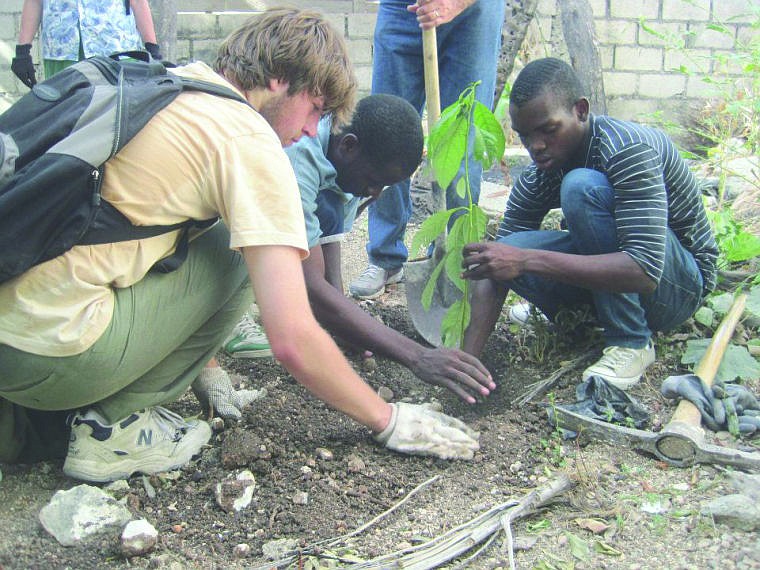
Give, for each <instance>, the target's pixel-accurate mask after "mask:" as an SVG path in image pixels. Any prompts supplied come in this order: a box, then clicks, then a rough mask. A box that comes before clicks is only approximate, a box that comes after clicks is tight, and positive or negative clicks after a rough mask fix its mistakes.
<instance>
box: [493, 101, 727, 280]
mask: <svg viewBox="0 0 760 570" xmlns="http://www.w3.org/2000/svg"><path fill="white" fill-rule="evenodd" d="M589 121H590V123H591V124H590V129H591V136H590V140H589V143H588V148H587V149H586V158H585V164H583V165H580V167H582V168H590V169H594V170H597V171H599V172H602V173H604V174H605V175H606V176H607V178H608V180H609V181H610V184H611V185H612V187H613V189H614V191H615V223H616V225H617V237H618V248H619V251H623V252H625V253H627V254H628V255H630V256H631V257H632V258H633V259H634V260H635V261H636V262H637V263H638V264H639V265H640V266H641V268H642V269H643V270H644V271H645V272H646V274H647V275H648V276H649V277H650V278H651V279H653V280H654V282H655V283H659V281H660V277H661V276H662V270H663V264H664V261H665V240H666V229H667V228H668V227H670V229H672V230H673V232H674V233H675V235H676V236H677V237H678V240H679V241H680V242H681V244H682V245H683V246H684V247H685V248H686V249H687V250H688V251H689V252H691V254H692V255H693V256H694V258H695V259H696V261H697V265H698V266H699V269H700V272H701V273H702V281H703V284H704V285H703V288H704V292H705V293H707V292H709V291H712V290H713V289H714V288H715V284H716V273H717V272H716V267H715V263H716V259H717V256H718V248H717V245H716V243H715V238H714V237H713V234H712V230H711V229H710V225H709V223H708V221H707V216H706V214H705V209H704V205H703V204H702V195H701V192H700V187H699V184H698V182H697V179H696V178H695V177H694V175H693V174H692V172H691V171H690V170H689V168H688V166H687V164H686V162H685V161H684V160H683V159H682V158H681V156H680V155H679V154H678V151H677V149H676V147H675V145H674V144H673V142H672V141H671V140H670V138H668V137H667V136H666V135H665V134H664V133H663V132H661V131H659V130H657V129H653V128H650V127H645V126H643V125H639V124H636V123H631V122H626V121H620V120H617V119H613V118H610V117H606V116H593V115H592V116H590V118H589ZM564 175H565V171H563V170H558V171H553V172H545V171H541V170H539V169H538V168H536V165H535V164H531V165H530V166H529V167H528V168H526V169H525V171H524V172H523V173H522V174H521V175H520V177H519V178H518V180H517V182H516V183H515V186H514V188H513V189H512V192H511V193H510V195H509V199H508V200H507V206H506V209H505V211H504V218H503V220H502V222H501V226H500V228H499V232H498V236H497V237H504V236H507V235H509V234H511V233H513V232H520V231H529V230H537V229H539V227H540V225H541V222H542V220H543V219H544V216H545V215H546V214H547V213H548V212H549V210H551V209H553V208H559V207H561V204H560V184H561V183H562V178H563V176H564Z"/></svg>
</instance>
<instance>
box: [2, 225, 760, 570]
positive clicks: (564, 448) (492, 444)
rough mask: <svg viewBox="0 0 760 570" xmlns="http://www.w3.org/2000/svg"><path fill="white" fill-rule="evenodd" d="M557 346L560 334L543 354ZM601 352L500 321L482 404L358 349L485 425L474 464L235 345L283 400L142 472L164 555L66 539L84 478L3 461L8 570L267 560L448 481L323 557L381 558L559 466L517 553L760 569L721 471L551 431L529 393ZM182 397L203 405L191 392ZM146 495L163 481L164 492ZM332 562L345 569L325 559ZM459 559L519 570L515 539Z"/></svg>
mask: <svg viewBox="0 0 760 570" xmlns="http://www.w3.org/2000/svg"><path fill="white" fill-rule="evenodd" d="M363 220H364V223H361V222H362V220H360V223H359V224H358V226H359V227H358V228H357V230H356V231H355V232H354V235H353V237H352V239H351V240H350V241H349V243H347V244H346V248H345V253H344V257H345V264H346V283H347V282H348V279H350V278H351V277H353V276H354V275H356V274H357V273H359V272H360V271H361V270H362V269H363V266H364V264H365V260H366V256H365V255H364V252H363V249H362V245H363V243H364V239H365V238H366V233H365V231H364V230H363V228H364V227H366V218H364V219H363ZM404 303H405V300H404V292H403V285H399V286H397V287H395V288H394V289H393V290H392V291H390V292H389V293H388V294H387V295H385V296H384V297H382V298H381V299H379V300H378V301H377V302H373V303H366V304H365V307H366V309H367V310H368V311H370V312H371V313H372V314H374V315H376V316H377V317H378V318H380V319H381V320H382V321H383V322H385V323H386V324H388V325H389V326H392V327H394V328H397V329H399V330H401V331H403V332H404V333H405V334H407V335H409V336H415V331H414V329H413V327H412V326H411V325H410V323H409V322H408V320H407V316H406V312H405V307H404ZM680 332H681V336H680V337H672V336H671V337H668V338H667V339H665V338H658V357H659V359H658V363H657V365H656V366H654V367H652V368H651V369H650V371H648V373H647V375H646V378H645V381H644V382H642V383H641V384H640V385H639V386H637V387H635V388H634V389H633V390H632V395H633V396H634V397H636V398H637V399H639V401H641V402H642V403H644V404H645V405H646V406H647V407H648V408H649V409H650V410H651V411H652V412H653V421H652V426H653V427H654V429H657V428H658V426H662V425H663V424H664V423H666V422H667V420H668V418H669V417H670V414H671V413H672V410H673V407H672V405H671V404H670V403H667V402H665V401H664V400H663V399H662V397H661V396H659V393H658V388H659V382H660V381H661V380H662V379H663V378H664V377H665V376H667V375H669V374H675V373H677V372H679V371H682V369H681V368H680V366H679V365H678V363H677V360H676V357H677V356H678V355H679V354H680V349H681V347H680V346H679V343H680V342H682V341H683V340H684V339H685V338H687V337H688V335H689V334H691V331H690V328H689V327H686V328H685V330H683V331H680ZM674 338H675V339H680V340H674ZM542 340H544V341H547V342H546V346H545V349H544V350H543V356H541V354H540V353H541V352H542V350H541V347H542V346H543V344H542V342H541V341H542ZM590 348H591V349H595V350H598V349H599V346H598V344H594V340H593V335H591V334H588V335H587V334H586V333H583V334H578V335H575V336H574V337H571V336H568V335H559V336H558V335H553V334H552V335H548V336H547V335H543V336H541V335H540V334H535V333H534V334H531V333H527V332H526V331H524V330H523V331H520V330H517V331H515V330H511V329H510V328H509V326H507V325H506V324H501V325H500V326H499V329H498V331H497V332H496V334H494V335H493V337H492V339H491V341H490V342H489V344H488V347H487V349H486V351H485V356H484V359H483V360H484V363H485V364H486V366H488V367H489V369H490V370H491V371H492V373H493V375H494V378H495V379H496V380H497V382H498V383H499V388H498V390H497V391H496V392H495V393H494V394H492V396H491V397H489V398H488V399H487V401H485V402H482V403H479V404H477V405H474V406H468V405H466V404H463V403H461V402H460V401H459V400H458V399H457V398H455V397H454V396H453V395H451V394H449V393H448V392H445V391H443V390H442V389H440V388H437V387H432V386H429V385H426V384H423V383H422V382H421V381H419V380H418V379H416V378H415V377H413V376H412V375H411V373H410V372H409V371H408V370H406V369H404V368H403V367H401V366H399V365H398V364H396V363H394V362H391V361H389V360H386V359H383V358H377V359H376V367H375V368H374V370H369V369H366V368H365V369H363V370H362V367H363V365H362V363H361V362H360V361H359V360H357V359H353V360H352V362H353V363H354V364H355V366H356V367H357V369H358V370H360V371H361V373H362V375H363V376H364V378H366V380H367V382H369V383H370V384H371V385H372V386H373V387H375V388H377V389H379V388H381V387H384V388H387V389H390V390H391V391H392V392H393V395H394V396H393V398H394V399H395V400H405V401H411V402H423V401H430V400H432V399H434V400H437V401H438V402H440V403H441V404H442V406H443V408H444V411H446V412H447V413H449V414H452V415H455V416H457V417H460V418H462V419H463V420H464V421H466V422H468V423H469V424H470V425H472V426H473V427H475V428H476V429H477V430H479V431H480V433H481V436H480V444H481V450H480V452H479V453H478V454H477V455H476V457H475V459H474V460H473V461H470V462H462V461H442V460H436V459H428V458H419V457H410V456H403V455H400V454H397V453H394V452H391V451H387V450H385V449H383V448H381V447H379V446H378V445H376V444H375V443H373V442H372V440H371V438H370V437H368V433H367V430H366V429H364V428H362V427H361V426H359V425H357V424H356V423H354V422H353V421H351V420H349V419H347V418H345V417H343V416H341V415H340V414H338V413H336V412H334V411H331V410H330V409H328V408H327V407H326V406H325V405H324V404H322V403H321V402H319V401H317V400H316V399H315V398H313V397H311V396H310V395H309V394H308V393H307V392H306V391H305V390H304V389H303V388H301V387H300V386H299V385H298V384H297V383H296V382H295V381H294V380H293V379H292V377H290V376H289V375H288V374H287V373H286V372H285V371H284V369H282V368H281V367H280V366H279V365H277V364H276V363H275V362H273V361H272V360H269V359H263V360H238V361H232V360H230V359H228V358H225V357H223V356H220V358H221V359H222V363H223V365H224V366H226V367H227V368H228V369H230V370H232V371H234V372H236V373H237V374H239V375H242V376H243V377H244V378H245V382H246V383H247V384H248V385H250V386H254V387H266V389H267V390H268V396H267V397H266V399H264V400H260V401H258V402H256V403H254V404H253V406H252V407H251V408H250V409H249V410H248V411H247V413H246V414H245V418H244V421H243V422H242V423H240V424H239V425H235V426H227V428H226V429H225V430H223V431H220V432H219V433H217V434H216V435H215V436H214V438H213V439H212V441H211V444H210V445H209V447H208V449H206V450H205V451H204V452H203V454H202V456H201V458H200V459H199V460H198V461H197V462H194V463H193V464H191V465H189V466H188V467H187V468H185V469H184V470H182V471H181V473H180V475H179V477H178V478H176V479H174V478H166V477H151V478H149V479H148V481H149V483H150V487H152V489H149V488H148V485H146V483H145V480H144V478H142V477H140V476H137V477H133V478H132V479H130V481H129V485H130V490H129V492H128V493H127V495H126V504H127V505H128V506H129V507H130V508H131V509H132V510H133V511H134V514H135V516H136V517H142V518H146V519H148V520H149V521H150V522H151V523H152V524H153V525H154V526H155V527H156V528H157V529H158V530H159V532H160V539H159V545H158V546H157V548H156V549H155V550H154V551H153V552H151V553H149V554H147V555H145V556H142V557H135V558H132V559H129V560H127V559H125V558H124V557H123V556H122V555H121V554H120V550H119V544H118V539H117V538H116V537H107V538H102V539H99V540H95V541H94V542H90V543H88V544H86V545H82V546H78V547H69V548H65V547H63V546H60V545H59V544H58V543H57V542H56V541H55V540H54V539H53V538H52V537H51V536H50V535H48V534H47V533H46V532H45V531H44V530H43V529H42V528H41V526H40V524H39V522H38V518H37V515H38V512H39V510H40V508H41V507H42V506H43V505H45V504H46V503H47V502H48V501H49V500H50V498H51V496H52V495H53V493H54V492H55V491H56V490H58V489H66V488H70V487H72V486H74V485H77V484H78V482H76V481H73V480H70V479H67V478H65V477H64V476H63V475H62V474H61V469H60V467H61V465H60V462H49V463H43V464H38V465H27V466H8V465H3V466H2V472H3V479H2V482H0V505H2V508H0V529H2V530H1V531H0V568H5V569H10V568H124V567H138V568H176V569H180V568H199V569H201V568H202V569H207V568H238V567H239V568H251V567H253V568H256V567H264V568H266V567H268V566H267V561H266V560H265V559H264V558H263V556H262V546H263V545H264V544H265V543H267V542H269V541H272V540H274V539H280V538H292V539H295V540H296V541H298V544H300V545H302V546H308V545H310V544H313V543H315V542H317V541H323V540H325V539H332V538H336V537H339V536H341V535H344V534H346V533H347V532H349V531H351V530H353V529H355V528H357V527H359V526H361V525H362V524H364V523H367V522H368V521H370V520H372V519H373V518H374V517H377V516H378V515H380V514H381V513H383V512H385V511H386V510H387V509H389V508H390V507H391V506H393V505H394V504H396V503H398V502H399V501H400V500H402V499H403V498H404V496H405V495H406V494H407V493H409V492H410V491H411V490H412V489H413V488H415V487H416V486H418V485H420V484H421V483H423V482H425V481H427V480H428V479H430V478H431V477H433V476H437V477H438V478H437V479H436V480H435V482H433V483H432V484H430V485H429V486H427V487H425V488H424V489H423V490H421V491H420V492H419V493H417V494H416V495H415V496H414V497H413V498H411V499H410V500H409V501H407V502H406V503H404V504H403V505H402V506H401V507H400V508H398V510H396V511H394V512H393V513H390V514H389V515H387V516H386V517H384V518H383V519H382V520H380V521H378V522H377V523H376V524H374V525H372V526H370V527H369V528H368V529H367V530H365V531H363V532H362V533H360V534H358V535H357V536H355V537H352V538H350V539H347V540H345V541H344V543H343V547H337V546H335V547H331V548H330V549H329V552H326V553H324V554H325V555H333V556H334V555H339V556H347V554H348V553H353V554H354V555H356V556H359V557H361V558H364V559H368V558H373V557H377V556H379V555H382V554H385V553H389V552H393V551H397V550H399V549H402V548H405V547H409V546H410V545H415V544H419V543H421V542H424V541H426V540H428V539H430V538H431V537H434V536H436V535H439V534H441V533H443V532H445V531H446V530H448V529H451V528H452V527H454V526H456V525H458V524H460V523H463V522H466V521H468V520H471V519H473V518H474V517H476V516H477V515H479V514H481V513H483V512H484V511H485V510H487V509H488V508H490V507H491V506H493V505H496V504H499V503H503V502H506V501H508V500H510V499H518V500H519V499H520V498H521V497H523V496H525V495H526V494H527V493H528V492H530V491H531V490H533V489H535V488H536V487H539V486H542V485H545V484H547V482H548V481H550V480H551V479H552V478H554V477H555V476H556V475H557V474H559V473H566V474H568V475H569V476H570V477H571V478H572V480H573V481H575V482H576V487H575V489H574V490H572V491H571V492H568V493H565V494H564V495H562V496H560V497H559V500H558V501H557V502H556V503H554V504H552V505H550V506H549V507H547V508H545V509H542V510H541V511H540V512H539V513H537V514H534V515H533V516H531V517H528V518H526V519H523V520H521V521H519V522H517V523H516V524H515V525H514V528H513V533H514V537H515V540H516V542H517V543H518V544H519V545H522V547H523V548H525V549H524V550H518V551H517V553H516V563H517V567H518V568H544V569H551V568H556V569H560V568H562V569H565V568H611V569H635V568H674V569H675V568H700V569H702V568H760V548H758V545H759V544H760V543H759V542H758V535H757V533H745V532H741V531H736V530H733V529H730V528H729V527H726V526H723V525H720V524H715V523H714V522H713V521H712V520H711V519H709V518H707V517H704V516H701V515H700V508H701V505H702V504H704V503H705V502H706V501H708V500H709V499H711V498H713V497H716V496H719V495H721V494H724V493H726V492H727V490H726V486H725V484H724V483H725V471H724V470H723V469H721V468H717V467H713V466H696V467H690V468H685V469H679V468H673V467H670V466H668V465H666V464H663V463H660V462H657V461H655V460H654V459H652V458H648V457H645V456H642V455H640V454H638V453H636V452H634V451H632V450H630V449H626V448H625V447H620V446H609V445H607V444H605V443H603V442H592V443H591V444H589V445H588V446H586V447H580V446H578V445H577V444H576V443H574V442H567V441H562V440H560V439H559V438H558V436H557V434H556V433H555V432H554V431H553V430H552V429H551V427H550V426H549V424H548V422H547V419H546V418H547V416H546V410H545V405H546V402H547V401H548V400H549V399H548V398H547V396H546V394H542V395H540V396H538V397H537V398H535V401H532V402H530V403H527V404H521V405H514V402H515V401H516V400H517V399H518V398H519V397H520V396H521V395H523V394H524V393H525V392H526V391H527V390H528V388H529V386H530V385H532V384H533V383H535V382H537V381H540V380H542V379H545V378H547V377H549V375H550V374H551V373H552V372H553V371H555V370H557V369H558V368H560V367H561V366H563V365H565V364H566V363H567V362H568V361H570V360H571V359H572V358H575V357H577V356H579V355H582V354H585V353H586V351H588V350H589V349H590ZM594 354H595V353H594ZM352 358H353V357H352ZM582 368H583V364H582V363H581V364H579V365H578V366H577V367H575V368H574V369H573V370H571V371H569V372H568V373H567V374H565V375H563V376H562V377H561V378H560V379H559V381H558V383H557V385H556V386H554V387H553V388H552V389H551V393H552V394H553V396H552V398H553V399H554V401H557V402H573V401H575V396H574V388H575V385H576V384H577V382H578V381H579V380H580V372H581V370H582ZM173 409H175V410H177V411H179V412H181V413H183V414H185V415H190V414H196V413H198V407H197V404H196V402H195V401H194V399H193V398H192V397H191V396H187V397H185V398H184V399H183V400H182V401H180V402H178V403H177V404H176V405H174V406H173ZM318 448H326V449H328V450H330V451H331V452H332V455H333V458H332V459H326V458H323V457H322V456H321V455H320V454H319V453H318V451H317V450H318ZM305 467H309V469H305ZM242 469H250V470H251V471H252V472H253V473H254V474H255V477H256V490H255V493H254V500H253V502H252V503H251V505H250V507H248V508H247V509H246V510H244V511H242V512H240V513H238V514H229V513H226V512H224V511H222V510H221V509H220V508H219V507H218V506H217V504H216V502H215V500H214V491H213V489H214V486H215V484H216V483H217V482H219V481H221V480H223V479H224V478H226V477H228V476H230V475H234V474H236V473H237V472H239V471H240V470H242ZM148 490H155V497H153V498H150V496H149V493H148ZM298 492H306V493H308V502H307V504H296V503H295V502H294V500H293V498H294V495H295V494H296V493H298ZM651 504H658V505H660V506H662V508H663V512H661V513H654V514H652V513H649V512H646V511H647V510H649V509H647V505H651ZM592 518H593V519H598V520H600V521H602V523H603V526H604V527H606V530H604V531H603V532H601V533H600V534H593V533H592V532H591V531H589V530H587V529H586V528H585V525H586V523H584V522H582V520H583V519H592ZM576 539H580V543H581V544H586V545H588V547H589V551H588V553H587V555H582V554H581V553H580V550H579V549H578V542H577V541H576ZM242 543H245V544H247V545H249V546H250V552H249V553H248V554H247V555H246V556H244V557H242V558H241V557H238V556H236V554H235V547H236V545H239V544H242ZM584 558H585V560H584ZM319 561H320V558H319V557H316V556H311V557H309V556H305V557H304V558H302V559H301V561H300V563H299V562H295V563H294V564H293V566H292V567H293V568H314V567H316V566H315V565H316V564H317V563H318V562H319ZM321 563H322V564H323V567H342V566H339V564H341V563H339V562H337V561H335V560H333V559H329V558H325V557H323V558H321ZM331 565H332V566H331ZM269 567H271V565H269ZM460 567H465V568H475V569H486V568H488V569H491V568H500V567H501V568H505V567H509V563H508V559H507V555H506V551H505V547H504V534H503V533H502V534H501V535H499V536H498V537H496V539H495V541H494V542H493V543H491V545H490V546H489V547H488V548H487V549H485V550H484V551H483V552H482V553H481V554H480V555H479V556H478V557H477V558H475V559H474V560H469V561H467V562H464V563H463V564H462V566H460Z"/></svg>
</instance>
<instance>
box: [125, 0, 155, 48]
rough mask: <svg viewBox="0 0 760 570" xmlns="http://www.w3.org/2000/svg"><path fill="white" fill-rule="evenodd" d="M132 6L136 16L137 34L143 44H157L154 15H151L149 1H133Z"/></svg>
mask: <svg viewBox="0 0 760 570" xmlns="http://www.w3.org/2000/svg"><path fill="white" fill-rule="evenodd" d="M130 5H131V8H132V13H133V14H134V16H135V25H136V26H137V32H138V33H139V34H140V38H141V39H142V41H143V43H144V44H146V43H151V44H157V43H158V41H157V40H156V30H155V28H154V26H153V14H151V11H150V5H149V4H148V0H131V2H130Z"/></svg>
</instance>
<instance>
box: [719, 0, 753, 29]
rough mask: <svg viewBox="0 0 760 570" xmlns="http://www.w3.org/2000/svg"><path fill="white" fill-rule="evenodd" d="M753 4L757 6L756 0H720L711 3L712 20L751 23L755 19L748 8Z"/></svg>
mask: <svg viewBox="0 0 760 570" xmlns="http://www.w3.org/2000/svg"><path fill="white" fill-rule="evenodd" d="M753 4H754V6H755V8H757V0H720V2H715V3H714V5H713V20H714V21H718V22H731V23H732V24H751V23H752V22H754V21H755V20H756V19H757V17H756V16H755V15H754V14H753V13H752V11H751V9H750V7H751V6H752V5H753ZM755 33H757V32H755Z"/></svg>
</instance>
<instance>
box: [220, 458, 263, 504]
mask: <svg viewBox="0 0 760 570" xmlns="http://www.w3.org/2000/svg"><path fill="white" fill-rule="evenodd" d="M255 487H256V479H255V477H254V476H253V473H251V472H250V471H248V470H247V469H246V470H245V471H241V472H240V473H238V474H237V477H235V479H225V480H224V481H221V482H219V483H217V484H216V503H217V504H218V505H219V506H220V507H221V508H222V509H223V510H224V511H226V512H228V513H229V512H236V513H239V512H240V511H242V510H243V509H245V508H246V507H248V505H250V504H251V500H253V490H254V488H255Z"/></svg>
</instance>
